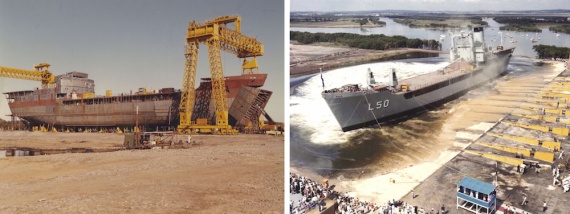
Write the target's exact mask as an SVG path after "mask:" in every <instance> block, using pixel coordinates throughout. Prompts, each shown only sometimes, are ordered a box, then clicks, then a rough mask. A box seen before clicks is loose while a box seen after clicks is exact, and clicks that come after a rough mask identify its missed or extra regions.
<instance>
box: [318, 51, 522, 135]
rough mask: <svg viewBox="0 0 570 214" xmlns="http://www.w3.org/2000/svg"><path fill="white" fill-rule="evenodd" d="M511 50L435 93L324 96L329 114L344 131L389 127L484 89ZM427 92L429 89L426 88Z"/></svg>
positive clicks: (439, 86) (441, 85)
mask: <svg viewBox="0 0 570 214" xmlns="http://www.w3.org/2000/svg"><path fill="white" fill-rule="evenodd" d="M512 51H513V50H512V49H510V50H505V51H504V52H501V53H499V55H498V57H496V58H494V59H491V60H490V61H489V62H487V63H486V65H484V66H481V67H480V68H478V69H476V70H474V71H472V72H470V73H469V74H468V75H469V76H466V77H465V78H463V79H462V80H460V81H457V82H454V83H450V82H449V81H448V82H441V83H438V84H436V85H437V86H435V87H436V89H433V90H429V89H428V91H427V92H426V90H423V91H422V90H414V91H410V92H401V93H393V92H392V91H389V90H383V91H372V90H365V91H359V92H338V93H323V98H324V99H325V101H326V102H327V104H328V106H329V108H330V110H331V112H332V113H333V115H334V116H335V118H336V119H337V121H338V123H339V125H340V126H341V129H342V130H343V131H345V132H346V131H350V130H354V129H358V128H363V127H367V126H370V125H375V124H383V123H388V122H390V121H394V120H396V119H399V118H405V117H409V116H412V115H415V114H417V113H421V112H425V111H427V110H429V109H432V108H435V107H437V106H439V105H441V104H444V103H446V102H449V101H451V100H454V99H456V98H458V97H459V96H461V95H463V94H465V93H466V92H468V91H469V90H471V89H473V88H476V87H479V86H481V85H484V84H486V83H488V82H489V80H492V79H494V78H496V77H498V76H499V75H501V74H504V73H505V72H506V70H507V65H508V63H509V61H510V57H511V55H512ZM428 88H429V87H428Z"/></svg>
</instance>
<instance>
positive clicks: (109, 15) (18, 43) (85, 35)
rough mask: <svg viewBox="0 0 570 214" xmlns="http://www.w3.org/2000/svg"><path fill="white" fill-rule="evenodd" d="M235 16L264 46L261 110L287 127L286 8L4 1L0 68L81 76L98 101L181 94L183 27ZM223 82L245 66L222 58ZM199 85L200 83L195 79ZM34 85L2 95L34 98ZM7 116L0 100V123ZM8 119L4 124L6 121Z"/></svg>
mask: <svg viewBox="0 0 570 214" xmlns="http://www.w3.org/2000/svg"><path fill="white" fill-rule="evenodd" d="M223 15H240V16H241V17H242V27H241V30H242V33H244V34H246V35H249V36H253V37H256V38H257V39H258V40H260V41H261V42H262V43H263V44H264V45H265V56H262V57H259V58H258V63H259V66H260V69H259V70H260V72H262V73H268V74H269V77H268V79H267V81H266V83H265V86H264V88H265V89H267V90H270V91H273V95H272V97H271V100H270V102H269V104H268V106H267V107H266V110H267V112H268V113H269V114H270V115H271V116H272V117H273V118H274V119H275V120H278V121H283V119H284V91H283V90H284V71H283V70H284V27H283V26H284V3H283V2H281V1H263V0H259V1H249V0H237V1H218V0H210V1H174V0H167V1H148V0H142V1H141V0H136V1H135V0H123V1H108V0H107V1H105V0H104V1H85V0H56V1H7V0H0V65H2V66H9V67H16V68H24V69H33V65H35V64H38V63H40V62H47V63H50V64H51V65H52V66H51V67H50V68H51V69H50V70H51V71H52V73H54V74H56V75H59V74H64V73H67V72H71V71H79V72H85V73H88V74H89V77H90V78H91V79H94V80H95V89H96V94H98V95H104V94H105V90H113V93H121V92H130V90H136V89H137V88H139V87H146V88H147V89H159V88H164V87H174V88H177V89H180V88H181V87H182V75H183V67H184V41H185V36H186V30H187V27H188V22H189V21H191V20H196V21H199V22H202V21H205V20H209V19H213V18H215V17H216V16H223ZM222 59H223V62H224V74H225V75H239V74H240V72H241V69H240V68H241V64H242V61H241V60H239V59H238V58H237V57H235V56H234V55H231V54H227V53H224V54H223V56H222ZM209 76H210V74H209V64H208V57H207V48H206V46H205V45H202V46H200V52H199V57H198V74H197V77H198V78H201V77H209ZM196 82H197V85H198V84H199V79H197V81H196ZM39 86H40V83H39V82H33V81H26V80H14V79H6V78H0V92H8V91H18V90H31V89H33V88H35V87H39ZM8 113H9V109H8V105H7V104H6V99H5V98H4V96H2V98H0V115H1V116H4V115H6V114H8ZM3 118H4V119H6V117H3Z"/></svg>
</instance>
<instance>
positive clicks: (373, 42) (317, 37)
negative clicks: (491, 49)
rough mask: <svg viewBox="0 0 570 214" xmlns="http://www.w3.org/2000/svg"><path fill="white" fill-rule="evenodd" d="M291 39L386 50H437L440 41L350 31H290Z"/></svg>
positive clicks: (311, 42) (309, 42)
mask: <svg viewBox="0 0 570 214" xmlns="http://www.w3.org/2000/svg"><path fill="white" fill-rule="evenodd" d="M290 35H291V38H290V39H291V40H294V41H297V42H299V43H300V44H305V45H306V44H313V43H320V42H327V43H334V44H337V45H340V46H348V47H352V48H360V49H371V50H388V49H394V48H421V49H429V50H439V47H440V43H439V42H438V41H436V40H433V39H431V40H426V39H424V40H421V39H409V38H407V37H405V36H385V35H384V34H380V35H376V34H375V35H360V34H352V33H309V32H299V31H291V33H290Z"/></svg>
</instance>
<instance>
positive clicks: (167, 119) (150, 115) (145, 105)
mask: <svg viewBox="0 0 570 214" xmlns="http://www.w3.org/2000/svg"><path fill="white" fill-rule="evenodd" d="M54 90H56V89H44V90H36V91H19V92H10V93H6V94H7V95H8V100H9V106H10V109H11V111H12V115H13V116H16V117H18V118H21V119H23V120H25V121H28V122H30V124H32V125H46V126H53V127H133V126H134V125H135V124H136V123H137V120H138V123H139V124H140V125H142V126H148V127H151V126H167V125H172V124H175V123H174V122H176V121H177V118H176V117H177V107H178V104H177V103H178V102H177V100H179V99H180V98H179V97H180V93H178V92H174V91H171V92H164V93H153V94H144V95H119V96H111V97H96V98H95V97H94V98H82V99H70V100H58V99H54V98H53V97H54V96H53V95H55V94H56V93H54ZM26 98H28V99H29V98H36V99H34V100H31V101H24V99H26ZM42 98H45V99H42ZM137 109H138V116H137Z"/></svg>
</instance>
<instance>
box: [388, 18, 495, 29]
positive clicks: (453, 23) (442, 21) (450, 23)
mask: <svg viewBox="0 0 570 214" xmlns="http://www.w3.org/2000/svg"><path fill="white" fill-rule="evenodd" d="M390 18H392V19H393V20H394V22H396V23H399V24H403V25H408V26H409V27H413V28H434V29H447V28H452V29H460V28H466V27H470V26H472V25H482V26H488V23H487V22H485V21H483V20H482V19H481V18H477V17H471V18H458V17H413V18H411V17H399V16H392V17H390Z"/></svg>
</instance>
